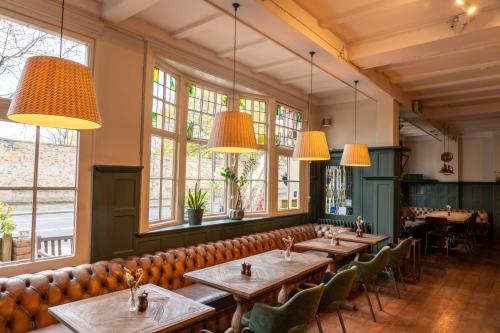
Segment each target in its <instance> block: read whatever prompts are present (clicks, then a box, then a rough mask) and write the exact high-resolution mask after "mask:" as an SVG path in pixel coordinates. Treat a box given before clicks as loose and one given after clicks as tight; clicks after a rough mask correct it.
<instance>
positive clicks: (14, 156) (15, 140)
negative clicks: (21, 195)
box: [0, 19, 36, 187]
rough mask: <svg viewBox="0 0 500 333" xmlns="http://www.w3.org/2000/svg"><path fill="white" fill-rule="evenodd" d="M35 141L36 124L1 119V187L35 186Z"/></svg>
mask: <svg viewBox="0 0 500 333" xmlns="http://www.w3.org/2000/svg"><path fill="white" fill-rule="evenodd" d="M0 21H1V19H0ZM35 141H36V128H35V127H34V126H28V125H22V124H17V123H13V122H9V121H0V156H1V158H0V187H26V186H29V187H31V186H33V176H34V169H35Z"/></svg>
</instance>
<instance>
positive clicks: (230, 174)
mask: <svg viewBox="0 0 500 333" xmlns="http://www.w3.org/2000/svg"><path fill="white" fill-rule="evenodd" d="M256 163H257V161H256V160H255V158H249V159H248V160H247V161H245V163H244V164H243V171H242V172H241V175H240V176H239V177H238V176H237V175H236V173H235V172H234V171H233V169H231V168H229V167H225V168H224V169H222V172H221V173H220V174H221V176H222V177H224V178H226V179H227V180H229V182H230V183H231V185H232V186H234V187H235V188H236V202H235V206H234V208H232V209H229V212H228V216H229V218H230V219H233V220H241V219H242V218H243V216H245V212H244V211H243V200H242V199H241V190H242V188H243V187H244V186H245V185H246V184H247V183H248V174H249V173H250V171H251V170H252V169H253V168H254V167H255V164H256Z"/></svg>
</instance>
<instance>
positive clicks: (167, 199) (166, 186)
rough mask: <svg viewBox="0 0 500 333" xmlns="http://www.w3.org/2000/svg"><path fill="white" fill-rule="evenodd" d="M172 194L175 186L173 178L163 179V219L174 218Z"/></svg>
mask: <svg viewBox="0 0 500 333" xmlns="http://www.w3.org/2000/svg"><path fill="white" fill-rule="evenodd" d="M172 195H173V187H172V181H171V180H163V181H162V190H161V219H162V220H169V219H172Z"/></svg>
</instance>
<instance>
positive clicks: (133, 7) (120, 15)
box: [101, 0, 160, 23]
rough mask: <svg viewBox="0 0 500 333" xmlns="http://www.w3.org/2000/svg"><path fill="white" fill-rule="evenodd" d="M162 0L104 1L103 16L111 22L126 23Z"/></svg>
mask: <svg viewBox="0 0 500 333" xmlns="http://www.w3.org/2000/svg"><path fill="white" fill-rule="evenodd" d="M159 1H160V0H141V1H137V0H103V1H102V7H101V16H102V18H104V19H105V20H108V21H111V22H115V23H116V22H121V21H125V20H126V19H128V18H129V17H132V16H134V15H135V14H138V13H140V12H142V11H143V10H145V9H146V8H148V7H150V6H152V5H154V4H155V3H158V2H159Z"/></svg>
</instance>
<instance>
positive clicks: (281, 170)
mask: <svg viewBox="0 0 500 333" xmlns="http://www.w3.org/2000/svg"><path fill="white" fill-rule="evenodd" d="M288 159H289V157H287V156H282V155H279V156H278V177H279V179H281V180H283V181H286V180H288Z"/></svg>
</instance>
